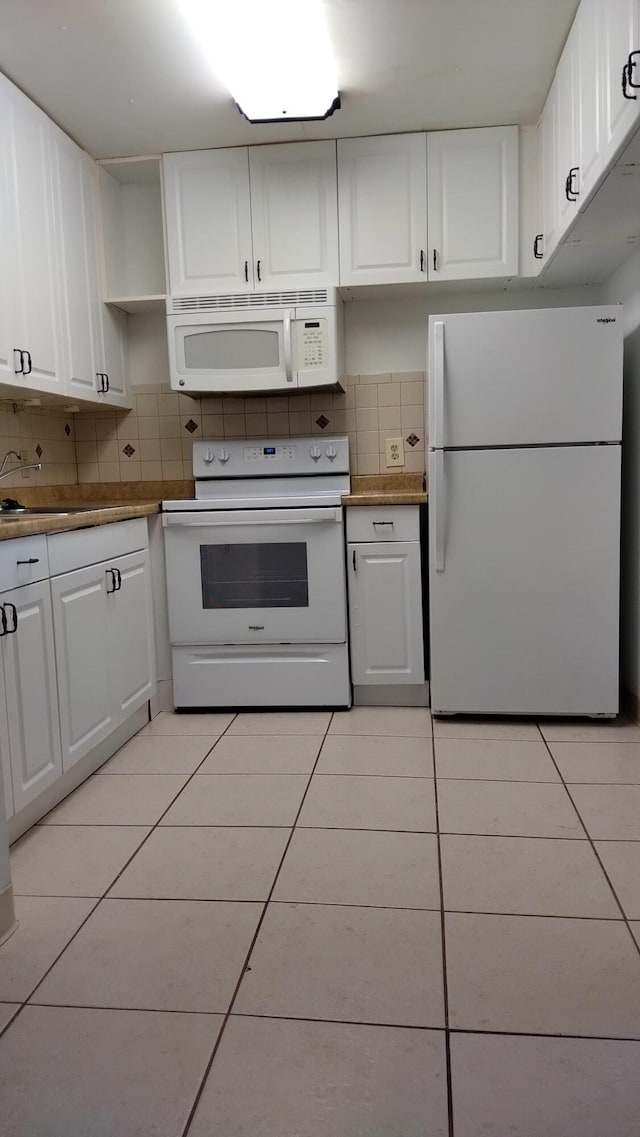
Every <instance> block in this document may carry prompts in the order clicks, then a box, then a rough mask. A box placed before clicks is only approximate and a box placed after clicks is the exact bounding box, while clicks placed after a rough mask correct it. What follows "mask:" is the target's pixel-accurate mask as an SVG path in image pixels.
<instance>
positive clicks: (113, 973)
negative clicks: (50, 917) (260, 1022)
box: [35, 900, 262, 1012]
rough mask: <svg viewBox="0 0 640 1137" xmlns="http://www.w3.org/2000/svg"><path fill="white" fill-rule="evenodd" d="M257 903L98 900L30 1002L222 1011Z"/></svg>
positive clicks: (248, 937) (252, 929) (247, 940)
mask: <svg viewBox="0 0 640 1137" xmlns="http://www.w3.org/2000/svg"><path fill="white" fill-rule="evenodd" d="M261 912H262V905H261V904H228V903H216V902H206V903H201V902H199V901H172V900H103V901H102V903H101V904H100V906H99V907H98V908H97V909H96V911H95V912H94V914H93V916H92V917H91V919H90V920H88V921H87V923H86V925H85V927H84V928H83V929H82V933H81V934H78V936H77V937H76V939H75V940H74V942H73V943H72V944H70V946H69V948H68V950H67V951H66V952H65V953H64V955H63V956H62V957H61V959H60V960H59V961H58V963H57V964H56V966H55V967H54V968H53V970H52V971H51V973H50V975H48V976H47V979H46V981H45V982H44V983H43V984H42V986H41V987H39V988H38V991H37V993H36V999H35V1002H37V1003H59V1004H65V1005H67V1006H94V1007H96V1006H97V1007H125V1008H134V1009H136V1010H164V1011H208V1012H212V1011H213V1012H220V1011H221V1012H224V1011H226V1010H227V1007H228V1005H229V1001H230V999H231V995H232V993H233V990H234V987H235V985H236V983H237V981H238V979H239V977H240V972H241V970H242V965H243V963H244V959H245V956H246V953H247V951H248V950H249V945H250V943H251V939H252V936H253V934H254V932H255V929H256V926H257V923H258V919H259V917H260V913H261Z"/></svg>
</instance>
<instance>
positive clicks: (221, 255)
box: [163, 147, 254, 296]
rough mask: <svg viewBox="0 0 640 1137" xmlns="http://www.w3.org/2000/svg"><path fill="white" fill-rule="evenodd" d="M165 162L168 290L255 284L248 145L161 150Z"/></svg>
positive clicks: (240, 288)
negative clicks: (214, 148)
mask: <svg viewBox="0 0 640 1137" xmlns="http://www.w3.org/2000/svg"><path fill="white" fill-rule="evenodd" d="M163 165H164V188H165V211H166V229H167V251H168V254H169V287H170V292H171V295H172V296H212V295H215V294H216V293H228V292H246V291H247V288H253V283H254V281H253V260H252V249H251V206H250V201H249V160H248V155H247V150H246V149H244V148H242V147H237V148H234V149H230V150H194V151H188V152H186V153H183V154H165V156H164V158H163Z"/></svg>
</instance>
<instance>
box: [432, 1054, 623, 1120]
mask: <svg viewBox="0 0 640 1137" xmlns="http://www.w3.org/2000/svg"><path fill="white" fill-rule="evenodd" d="M451 1065H452V1081H453V1120H454V1131H455V1135H456V1137H478V1134H480V1133H482V1134H495V1135H496V1137H502V1135H503V1134H504V1135H506V1134H509V1137H605V1135H606V1137H635V1134H636V1133H637V1132H638V1117H639V1116H640V1082H639V1080H638V1068H639V1065H640V1043H638V1042H614V1041H609V1040H606V1041H603V1040H601V1039H590V1038H589V1039H585V1038H514V1037H510V1038H504V1037H500V1036H496V1035H487V1034H483V1035H469V1034H453V1035H452V1036H451Z"/></svg>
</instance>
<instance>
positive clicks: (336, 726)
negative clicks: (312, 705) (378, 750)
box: [329, 707, 431, 738]
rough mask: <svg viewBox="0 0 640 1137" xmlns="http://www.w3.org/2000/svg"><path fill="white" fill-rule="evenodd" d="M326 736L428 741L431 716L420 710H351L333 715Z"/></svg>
mask: <svg viewBox="0 0 640 1137" xmlns="http://www.w3.org/2000/svg"><path fill="white" fill-rule="evenodd" d="M329 734H370V735H372V736H374V737H375V736H376V735H386V736H390V737H392V738H393V737H397V738H400V737H405V738H406V737H411V738H431V714H430V712H429V711H428V710H427V709H426V708H424V707H352V708H351V710H350V711H336V712H335V714H334V716H333V719H332V721H331V726H330V727H329Z"/></svg>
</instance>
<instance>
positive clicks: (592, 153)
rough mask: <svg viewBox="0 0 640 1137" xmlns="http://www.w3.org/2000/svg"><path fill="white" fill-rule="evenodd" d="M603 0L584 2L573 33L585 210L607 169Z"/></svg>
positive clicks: (582, 197)
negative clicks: (604, 156)
mask: <svg viewBox="0 0 640 1137" xmlns="http://www.w3.org/2000/svg"><path fill="white" fill-rule="evenodd" d="M600 15H601V0H581V4H580V7H579V8H578V11H577V14H576V19H575V24H574V28H573V32H572V34H573V35H574V36H575V38H576V44H577V47H576V51H577V76H576V95H577V115H578V122H577V130H578V141H579V162H580V197H579V199H578V205H579V207H580V209H581V210H582V209H583V208H584V207H585V206H586V204H587V200H588V197H589V194H590V193H591V191H592V190H593V189H594V187H595V186H596V183H597V182H598V179H599V177H600V174H601V173H602V170H603V168H604V167H603V162H602V68H601V66H600V59H601V50H602V46H601V27H600Z"/></svg>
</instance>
